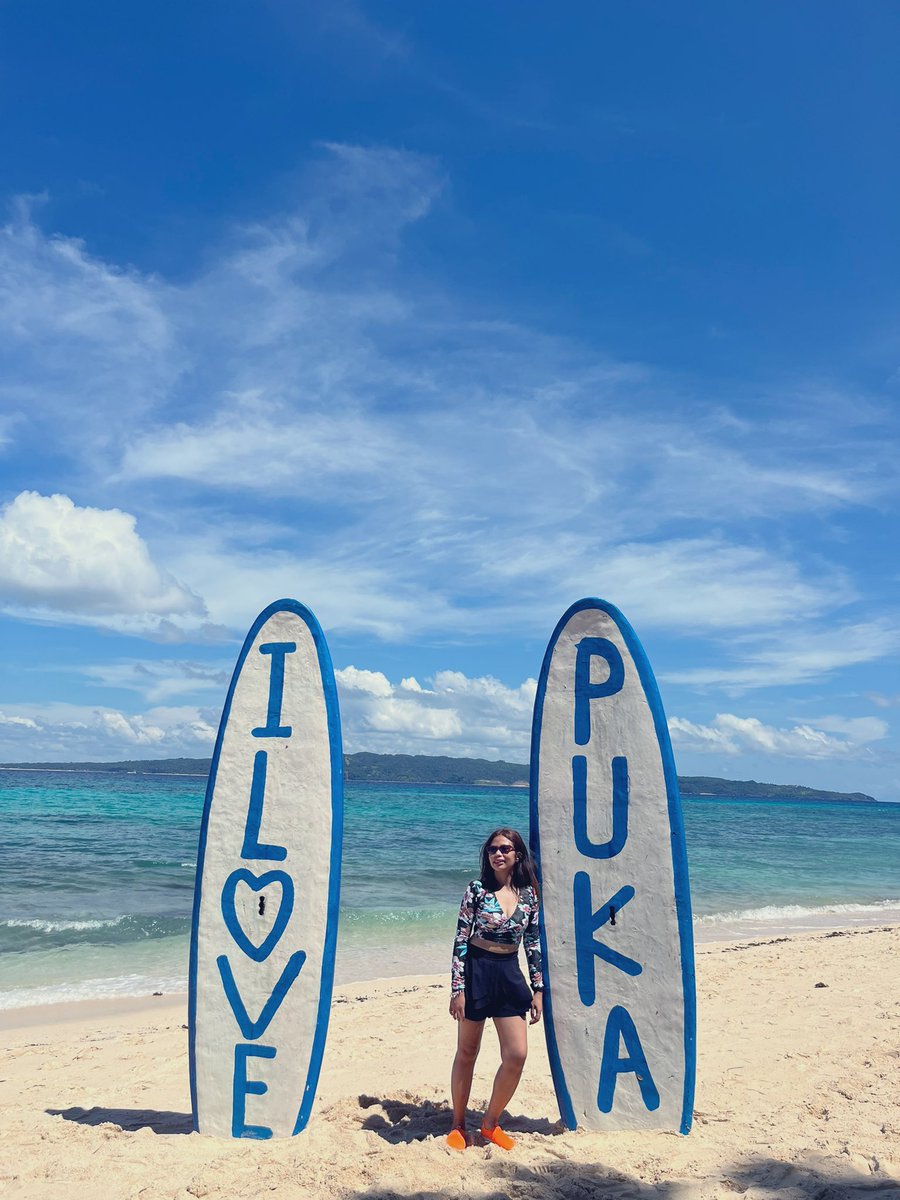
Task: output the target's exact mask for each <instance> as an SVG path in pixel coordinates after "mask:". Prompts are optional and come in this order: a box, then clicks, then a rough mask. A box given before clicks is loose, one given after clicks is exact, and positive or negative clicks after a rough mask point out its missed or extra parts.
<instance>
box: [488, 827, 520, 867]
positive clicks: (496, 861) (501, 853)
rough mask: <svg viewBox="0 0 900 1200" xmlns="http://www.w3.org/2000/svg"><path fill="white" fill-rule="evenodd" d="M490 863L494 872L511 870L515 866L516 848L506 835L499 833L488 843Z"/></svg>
mask: <svg viewBox="0 0 900 1200" xmlns="http://www.w3.org/2000/svg"><path fill="white" fill-rule="evenodd" d="M487 853H488V862H489V863H490V864H491V868H492V869H493V870H494V871H503V870H509V869H510V868H512V867H513V866H515V862H516V848H515V846H514V845H513V844H512V842H511V841H510V839H509V838H508V837H506V835H505V834H502V833H498V834H497V835H496V836H495V837H492V838H491V840H490V842H489V843H488V852H487Z"/></svg>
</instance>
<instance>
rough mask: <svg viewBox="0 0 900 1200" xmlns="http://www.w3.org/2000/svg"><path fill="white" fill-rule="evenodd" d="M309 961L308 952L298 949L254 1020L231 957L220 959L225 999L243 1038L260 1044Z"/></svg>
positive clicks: (286, 964) (217, 962)
mask: <svg viewBox="0 0 900 1200" xmlns="http://www.w3.org/2000/svg"><path fill="white" fill-rule="evenodd" d="M305 962H306V951H305V950H295V951H294V953H293V954H292V955H291V957H290V958H289V959H288V960H287V962H286V963H285V964H284V970H283V971H282V972H281V974H280V975H279V976H278V980H277V982H276V984H275V986H274V987H273V988H272V991H271V992H270V993H269V998H268V1000H267V1001H266V1002H265V1004H264V1005H263V1006H262V1010H261V1011H260V1014H259V1016H258V1017H257V1018H256V1020H255V1021H254V1020H253V1019H252V1018H251V1016H250V1014H249V1013H248V1012H247V1005H246V1004H245V1003H244V997H243V996H242V995H241V992H240V988H239V987H238V985H237V980H236V979H235V977H234V971H232V969H231V963H230V962H229V960H228V955H227V954H220V955H219V957H218V958H217V959H216V966H217V967H218V968H219V977H220V979H221V980H222V990H223V991H224V992H225V997H226V999H227V1000H228V1003H229V1004H230V1005H231V1011H232V1012H233V1013H234V1019H235V1020H236V1021H237V1023H238V1029H240V1031H241V1036H242V1037H243V1038H244V1040H245V1041H248V1042H256V1041H258V1040H259V1039H260V1038H261V1037H262V1035H263V1034H264V1033H265V1032H266V1030H267V1029H268V1028H269V1026H270V1025H271V1024H272V1021H273V1020H274V1018H275V1014H276V1013H277V1012H278V1010H279V1008H281V1002H282V1000H283V999H284V998H285V996H286V995H287V994H288V992H289V991H290V990H291V988H292V987H293V986H294V983H295V981H296V979H297V976H298V975H299V974H300V972H301V971H302V970H303V964H304V963H305Z"/></svg>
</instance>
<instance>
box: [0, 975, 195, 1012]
mask: <svg viewBox="0 0 900 1200" xmlns="http://www.w3.org/2000/svg"><path fill="white" fill-rule="evenodd" d="M186 990H187V980H186V979H185V978H184V976H181V975H173V976H167V977H165V978H162V979H161V978H159V977H154V976H149V975H115V976H112V977H110V978H107V979H82V980H78V981H76V982H72V983H58V984H48V985H44V986H41V987H18V988H10V989H9V991H6V992H0V1009H10V1008H30V1007H31V1006H32V1005H34V1004H64V1003H69V1002H71V1001H74V1000H114V999H116V998H118V997H120V996H150V995H152V994H153V993H154V992H162V993H163V994H169V993H171V992H184V991H186Z"/></svg>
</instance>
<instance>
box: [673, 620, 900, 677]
mask: <svg viewBox="0 0 900 1200" xmlns="http://www.w3.org/2000/svg"><path fill="white" fill-rule="evenodd" d="M898 648H900V628H897V627H896V626H894V625H892V624H889V623H888V622H887V621H885V620H878V621H863V622H859V623H855V624H843V625H832V626H830V627H829V626H827V625H826V626H825V627H824V628H814V629H808V628H803V627H797V626H791V625H787V626H786V627H785V628H782V629H777V628H776V629H775V630H774V632H769V631H766V632H763V633H761V634H759V635H757V636H754V637H752V638H746V637H745V636H744V635H742V636H741V638H733V639H732V640H731V641H730V643H729V644H728V647H727V653H728V655H729V656H730V657H731V659H732V662H731V663H729V662H728V661H727V660H726V659H725V658H724V657H723V659H722V660H721V661H720V662H718V663H716V664H715V665H713V666H704V667H688V668H686V669H681V670H668V671H666V672H665V673H664V675H663V676H662V678H663V679H664V680H665V681H666V682H668V683H681V684H687V685H689V686H694V687H723V688H725V689H727V690H729V691H733V692H742V691H746V690H747V689H750V688H764V687H784V686H786V685H789V684H798V683H808V682H810V681H812V680H818V679H827V678H828V677H829V676H831V675H833V674H834V673H835V672H836V671H839V670H841V669H843V668H846V667H852V666H857V665H859V664H861V663H868V662H873V661H875V660H877V659H881V658H885V657H887V656H889V655H892V654H895V653H896V652H897V650H898ZM735 660H737V662H736V663H735ZM733 664H734V665H733Z"/></svg>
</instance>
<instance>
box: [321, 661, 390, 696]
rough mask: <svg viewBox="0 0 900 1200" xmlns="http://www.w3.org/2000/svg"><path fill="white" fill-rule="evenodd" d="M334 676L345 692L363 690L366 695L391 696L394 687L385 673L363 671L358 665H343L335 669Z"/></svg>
mask: <svg viewBox="0 0 900 1200" xmlns="http://www.w3.org/2000/svg"><path fill="white" fill-rule="evenodd" d="M335 677H336V678H337V681H338V683H339V684H340V685H341V687H342V688H343V689H344V690H345V691H347V692H363V693H364V694H365V695H367V696H391V695H393V691H394V689H393V688H392V687H391V682H390V680H389V679H388V677H387V676H386V675H382V673H381V672H380V671H365V670H360V669H359V668H358V667H344V668H343V669H341V670H339V671H335Z"/></svg>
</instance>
